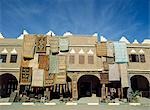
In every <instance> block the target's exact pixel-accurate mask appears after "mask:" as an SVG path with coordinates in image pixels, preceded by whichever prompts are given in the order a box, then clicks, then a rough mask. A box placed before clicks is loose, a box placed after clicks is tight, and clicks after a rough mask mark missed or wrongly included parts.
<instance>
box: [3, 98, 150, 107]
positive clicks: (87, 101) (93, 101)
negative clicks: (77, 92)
mask: <svg viewBox="0 0 150 110" xmlns="http://www.w3.org/2000/svg"><path fill="white" fill-rule="evenodd" d="M8 99H9V98H5V99H0V109H1V110H150V99H148V98H140V99H139V103H120V102H116V103H99V98H98V97H84V98H80V99H79V100H78V101H73V102H67V103H65V102H60V101H59V99H53V100H51V101H50V102H48V103H33V102H28V103H27V102H26V103H16V102H15V103H10V102H8Z"/></svg>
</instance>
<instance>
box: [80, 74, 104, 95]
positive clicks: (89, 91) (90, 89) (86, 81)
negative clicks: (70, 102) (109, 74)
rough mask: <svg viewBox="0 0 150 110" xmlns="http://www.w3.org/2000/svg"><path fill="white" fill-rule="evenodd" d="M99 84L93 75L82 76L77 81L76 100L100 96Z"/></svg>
mask: <svg viewBox="0 0 150 110" xmlns="http://www.w3.org/2000/svg"><path fill="white" fill-rule="evenodd" d="M101 87H102V86H101V84H100V80H99V78H98V77H96V76H95V75H83V76H81V77H80V78H79V79H78V98H81V97H91V96H92V95H94V94H95V95H96V96H97V97H100V95H101V93H100V92H101Z"/></svg>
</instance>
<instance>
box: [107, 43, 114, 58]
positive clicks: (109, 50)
mask: <svg viewBox="0 0 150 110" xmlns="http://www.w3.org/2000/svg"><path fill="white" fill-rule="evenodd" d="M107 56H108V57H114V44H113V43H112V42H107Z"/></svg>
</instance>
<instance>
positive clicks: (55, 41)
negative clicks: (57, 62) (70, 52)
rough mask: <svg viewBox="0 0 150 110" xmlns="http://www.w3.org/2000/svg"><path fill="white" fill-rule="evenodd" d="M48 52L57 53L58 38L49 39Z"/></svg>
mask: <svg viewBox="0 0 150 110" xmlns="http://www.w3.org/2000/svg"><path fill="white" fill-rule="evenodd" d="M49 43H50V50H51V53H58V52H59V38H58V37H49Z"/></svg>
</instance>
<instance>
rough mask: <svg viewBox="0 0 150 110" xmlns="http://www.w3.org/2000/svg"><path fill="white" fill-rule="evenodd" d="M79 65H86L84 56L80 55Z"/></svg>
mask: <svg viewBox="0 0 150 110" xmlns="http://www.w3.org/2000/svg"><path fill="white" fill-rule="evenodd" d="M79 64H84V55H79Z"/></svg>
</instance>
